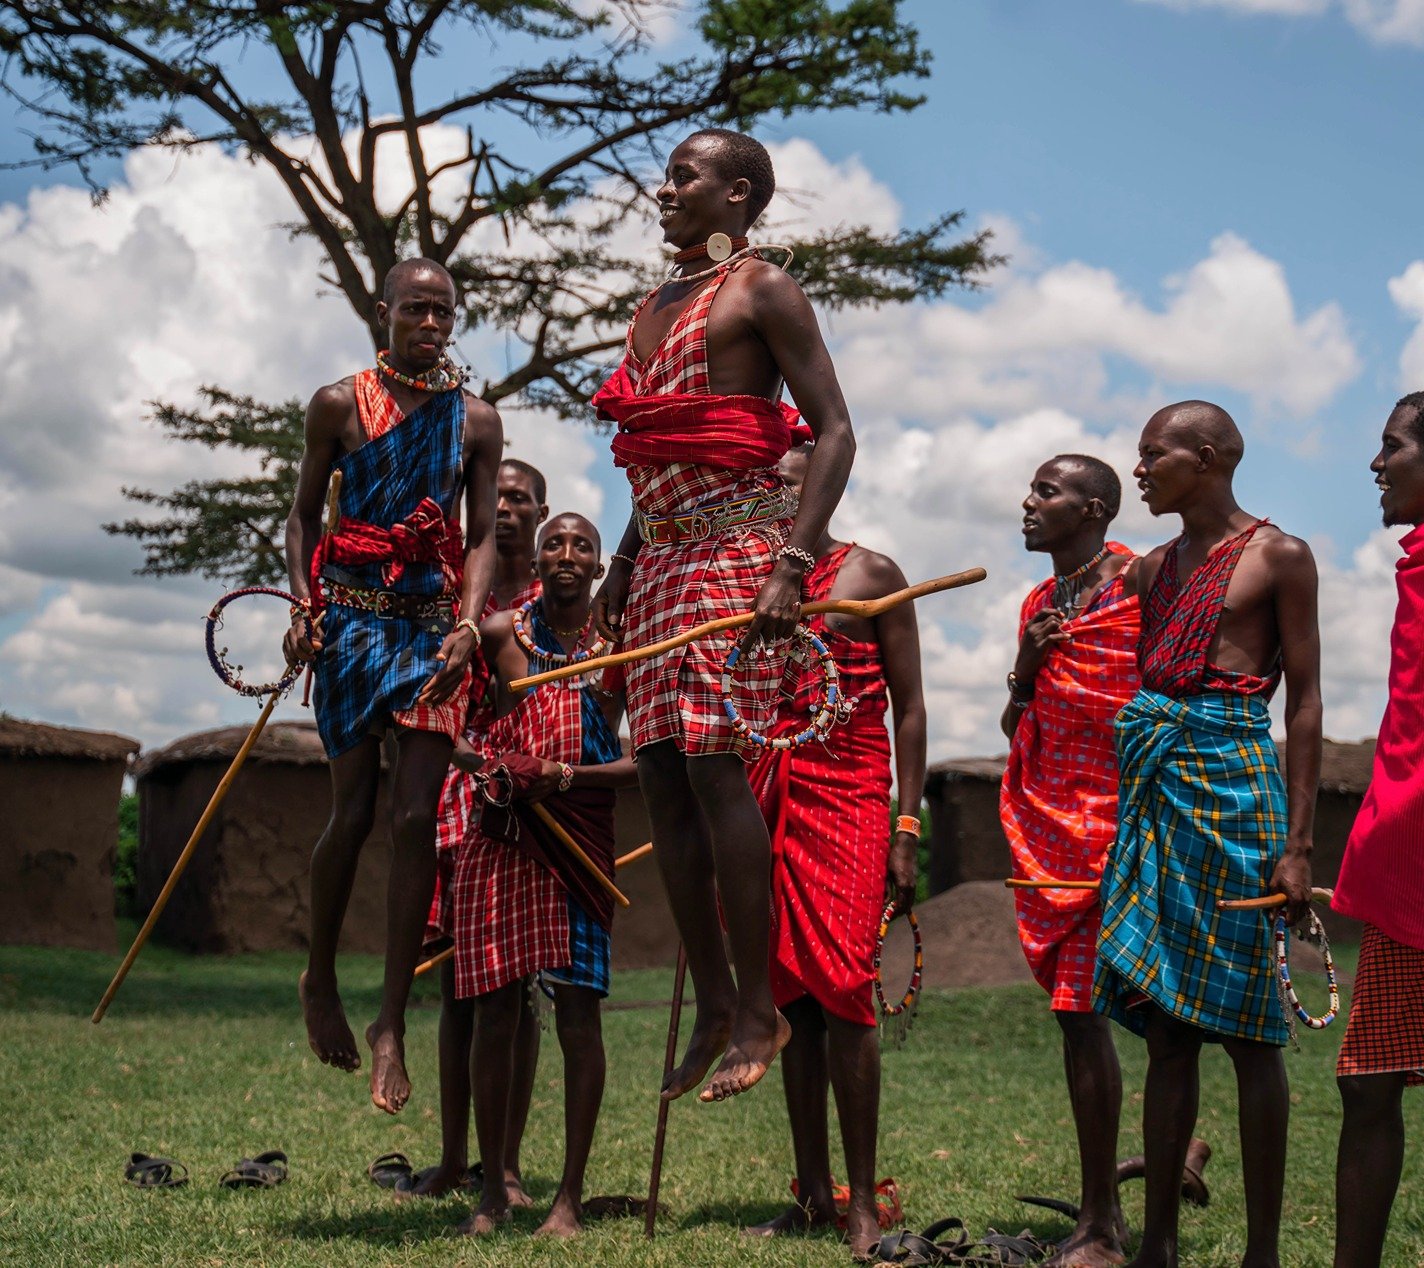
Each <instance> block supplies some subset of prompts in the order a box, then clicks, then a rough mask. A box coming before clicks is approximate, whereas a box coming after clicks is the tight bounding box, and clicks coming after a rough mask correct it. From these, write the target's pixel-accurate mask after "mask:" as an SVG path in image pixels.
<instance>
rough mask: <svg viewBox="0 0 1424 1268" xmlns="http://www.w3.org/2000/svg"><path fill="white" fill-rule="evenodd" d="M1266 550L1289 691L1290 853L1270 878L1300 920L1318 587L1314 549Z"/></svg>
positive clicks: (1294, 541) (1270, 545) (1311, 783)
mask: <svg viewBox="0 0 1424 1268" xmlns="http://www.w3.org/2000/svg"><path fill="white" fill-rule="evenodd" d="M1263 544H1264V545H1266V547H1267V550H1268V553H1267V556H1266V558H1267V563H1268V565H1269V567H1270V569H1271V575H1272V577H1273V579H1274V586H1273V591H1274V602H1275V617H1276V629H1277V630H1278V631H1279V634H1280V640H1281V667H1282V670H1283V671H1284V677H1285V686H1286V799H1287V806H1288V813H1289V819H1288V826H1287V834H1286V850H1285V854H1284V855H1283V856H1282V857H1281V860H1280V862H1279V863H1277V864H1276V869H1275V871H1274V872H1273V873H1272V875H1271V886H1270V887H1271V889H1273V890H1278V891H1280V892H1281V893H1284V894H1285V895H1286V897H1287V898H1288V899H1289V904H1288V906H1287V908H1286V918H1287V919H1288V920H1289V921H1290V923H1291V924H1294V923H1295V922H1296V921H1297V920H1299V919H1300V918H1301V917H1302V916H1303V915H1304V914H1305V912H1306V909H1307V907H1308V906H1309V905H1310V854H1311V846H1312V841H1313V834H1314V828H1315V798H1316V793H1317V791H1318V790H1319V785H1320V747H1321V739H1320V733H1321V720H1322V714H1323V708H1322V705H1321V700H1320V626H1319V622H1318V617H1317V611H1316V604H1317V595H1318V584H1317V580H1316V572H1315V559H1314V557H1313V556H1312V555H1311V553H1310V547H1309V546H1307V545H1306V544H1305V543H1304V542H1303V541H1301V540H1300V539H1299V538H1296V537H1286V536H1282V537H1279V538H1277V539H1276V540H1274V541H1270V542H1267V543H1263Z"/></svg>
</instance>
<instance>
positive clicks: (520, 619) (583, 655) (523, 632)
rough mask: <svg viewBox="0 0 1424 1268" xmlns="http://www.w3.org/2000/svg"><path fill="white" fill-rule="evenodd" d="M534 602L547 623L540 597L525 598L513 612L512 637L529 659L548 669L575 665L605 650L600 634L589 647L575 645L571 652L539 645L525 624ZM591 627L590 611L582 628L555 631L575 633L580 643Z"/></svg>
mask: <svg viewBox="0 0 1424 1268" xmlns="http://www.w3.org/2000/svg"><path fill="white" fill-rule="evenodd" d="M536 603H537V604H539V611H540V616H541V617H542V618H543V620H544V621H545V622H546V623H547V622H548V616H547V614H546V613H545V612H544V605H543V601H542V600H540V599H529V600H527V601H526V602H524V603H522V604H521V605H520V607H519V610H518V611H517V612H515V614H514V637H515V639H516V640H517V641H518V643H519V646H520V647H522V648H523V649H524V650H525V651H526V652H528V653H529V659H530V660H531V661H535V660H537V661H539V662H540V663H541V664H544V665H547V666H548V667H549V668H550V669H554V668H556V667H558V666H559V665H568V664H575V665H577V664H578V663H579V662H580V661H585V660H591V659H592V658H593V657H595V656H602V655H603V653H604V652H605V651H607V649H608V640H607V639H606V638H604V637H603V636H602V635H599V637H598V638H597V639H596V640H595V641H594V643H593V645H592V646H591V647H575V648H574V650H573V651H571V652H551V651H547V650H545V649H544V648H542V647H540V646H539V645H538V644H537V643H535V642H534V639H533V638H532V637H531V635H530V633H529V628H528V624H527V622H528V621H529V618H530V615H531V614H532V613H533V611H534V605H535V604H536ZM549 628H550V629H554V627H553V626H552V625H550V626H549ZM592 628H593V613H592V612H590V613H589V614H588V620H586V621H585V622H584V623H583V626H582V628H580V629H578V630H572V631H566V630H556V631H555V632H556V633H559V634H563V635H564V636H565V637H568V636H570V635H571V634H577V635H578V640H579V642H580V643H582V642H583V640H584V639H585V638H587V637H588V632H589V631H590V630H591V629H592Z"/></svg>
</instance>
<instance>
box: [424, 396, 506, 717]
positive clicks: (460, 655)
mask: <svg viewBox="0 0 1424 1268" xmlns="http://www.w3.org/2000/svg"><path fill="white" fill-rule="evenodd" d="M503 453H504V428H503V426H502V425H501V423H500V419H499V413H498V411H497V410H496V409H495V408H494V406H493V405H490V404H488V403H487V402H485V401H482V400H480V399H479V398H478V397H475V396H471V395H470V394H469V393H468V392H467V393H465V445H464V463H465V471H464V477H465V568H464V577H463V580H462V582H461V585H460V618H459V619H460V620H462V621H464V620H470V621H478V620H479V619H480V614H481V613H482V612H483V611H484V606H485V600H486V599H487V598H489V592H490V586H491V585H492V584H493V582H494V511H495V503H496V501H497V497H498V495H497V493H496V487H495V477H496V473H497V472H498V471H499V462H500V458H501V457H502V456H503ZM474 648H475V636H474V634H472V633H471V632H470V628H469V626H461V627H460V628H459V629H455V630H451V631H450V633H449V634H447V635H446V636H445V641H444V642H443V643H442V644H441V645H440V650H439V651H438V652H437V653H436V654H435V659H436V660H438V661H440V662H441V665H440V668H439V669H437V670H436V671H435V673H434V674H433V675H432V676H431V679H430V681H429V682H427V683H426V684H425V686H424V687H423V688H422V689H421V692H420V697H419V703H420V704H423V705H438V704H441V703H443V702H444V701H446V700H448V699H449V698H450V696H451V695H453V694H454V692H455V689H456V688H457V687H458V686H459V685H460V679H461V678H462V677H463V675H464V672H465V666H466V665H467V664H468V663H469V660H470V653H471V652H473V651H474Z"/></svg>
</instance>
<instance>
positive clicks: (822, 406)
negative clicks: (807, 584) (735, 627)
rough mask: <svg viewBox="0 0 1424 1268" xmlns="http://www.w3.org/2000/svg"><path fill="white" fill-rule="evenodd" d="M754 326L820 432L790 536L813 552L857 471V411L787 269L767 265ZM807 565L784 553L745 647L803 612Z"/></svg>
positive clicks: (777, 633)
mask: <svg viewBox="0 0 1424 1268" xmlns="http://www.w3.org/2000/svg"><path fill="white" fill-rule="evenodd" d="M753 298H754V302H753V305H752V327H753V329H754V330H755V331H756V333H757V334H758V335H760V336H761V338H762V339H763V340H764V341H765V342H766V346H767V348H768V350H769V351H770V352H771V355H772V357H773V359H774V360H775V361H776V365H777V368H778V369H779V370H780V371H781V376H782V378H784V379H785V380H786V386H787V388H788V389H789V390H790V392H791V395H792V396H793V397H794V398H795V401H796V407H797V408H798V409H799V410H800V411H801V416H802V417H803V418H804V419H805V420H806V423H807V425H808V426H809V427H810V428H811V433H812V435H814V436H815V438H816V444H815V447H814V448H813V449H812V450H811V460H810V463H809V465H808V466H807V468H806V479H805V483H804V484H803V485H802V488H801V505H800V508H799V509H798V511H797V513H796V521H795V523H794V524H793V525H792V527H791V533H790V536H788V537H787V539H786V545H787V547H788V548H795V549H799V550H804V551H807V552H810V553H814V552H813V547H814V546H815V544H816V542H818V541H819V540H820V538H821V534H822V533H824V532H825V531H826V528H827V527H828V526H829V524H830V522H831V514H832V512H833V511H834V510H835V509H836V507H837V505H839V503H840V500H841V494H842V493H844V492H845V487H846V481H847V480H848V479H849V478H850V468H851V463H852V461H853V460H854V458H855V435H854V433H853V432H852V431H851V425H850V411H849V410H847V409H846V403H845V397H844V396H842V395H841V387H840V384H839V383H838V382H837V381H836V369H835V366H834V365H832V364H831V354H830V353H829V352H828V351H827V350H826V342H825V340H824V339H822V338H821V329H820V327H819V326H818V325H817V324H816V314H815V313H814V312H812V310H811V304H810V301H809V300H807V298H806V296H805V295H804V294H802V292H801V288H800V287H799V286H797V285H796V283H795V281H794V280H793V279H792V278H791V277H789V276H788V275H787V274H785V273H782V272H780V271H773V270H770V269H768V270H766V271H765V273H764V275H763V276H762V277H759V278H758V279H757V285H756V287H755V288H754V290H753ZM805 574H806V565H805V564H804V563H801V562H798V561H797V560H796V559H794V558H792V557H790V556H787V555H783V556H782V557H781V559H779V560H778V561H777V564H776V567H775V568H773V569H772V573H771V576H770V577H769V578H768V579H767V581H766V584H765V585H763V586H762V589H761V593H760V594H759V595H758V596H757V601H756V609H755V612H756V616H755V619H754V620H753V621H752V623H751V625H750V626H749V627H748V629H747V634H746V638H745V639H744V640H743V646H744V647H747V648H750V647H751V645H752V644H753V643H754V642H755V641H756V640H757V639H758V638H759V637H763V636H764V637H766V638H768V639H777V638H788V637H789V636H790V634H791V631H792V629H794V628H795V625H796V621H797V618H798V616H799V612H800V607H799V605H800V598H801V582H802V581H803V580H804V578H805Z"/></svg>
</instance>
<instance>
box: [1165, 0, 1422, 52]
mask: <svg viewBox="0 0 1424 1268" xmlns="http://www.w3.org/2000/svg"><path fill="white" fill-rule="evenodd" d="M1139 3H1146V4H1156V5H1161V6H1163V7H1166V8H1169V9H1225V10H1228V11H1230V12H1234V13H1243V14H1253V15H1254V14H1265V15H1269V16H1272V17H1286V18H1313V17H1319V16H1320V15H1321V14H1323V13H1328V12H1329V11H1330V10H1331V9H1339V10H1340V11H1341V12H1342V13H1343V14H1344V15H1345V17H1346V18H1347V19H1348V20H1349V22H1350V23H1351V24H1352V25H1353V26H1355V27H1356V28H1357V29H1358V30H1360V31H1361V32H1363V33H1364V34H1365V35H1366V36H1367V37H1368V38H1370V39H1371V40H1374V41H1375V42H1376V43H1379V44H1412V45H1416V46H1424V0H1139Z"/></svg>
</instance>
